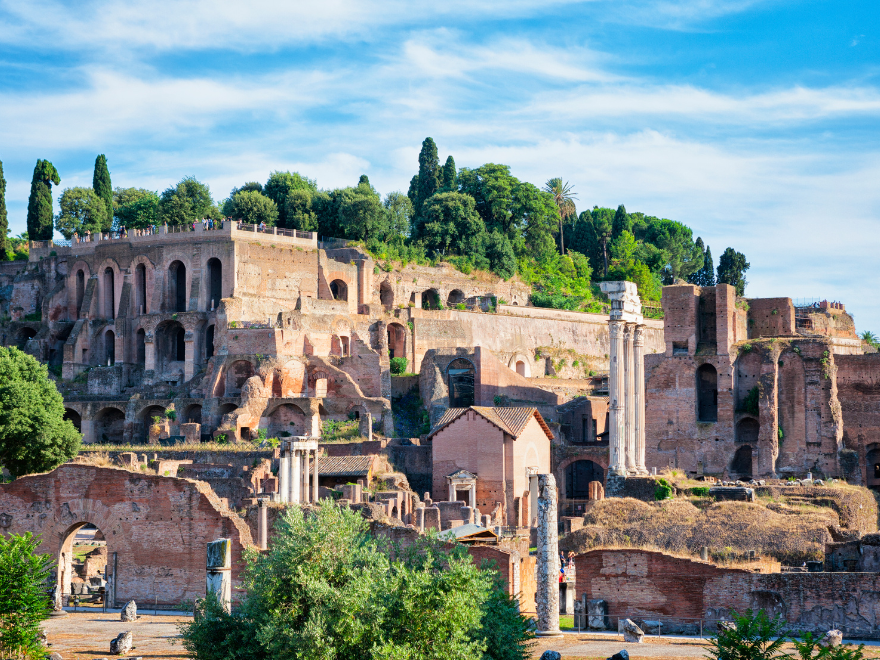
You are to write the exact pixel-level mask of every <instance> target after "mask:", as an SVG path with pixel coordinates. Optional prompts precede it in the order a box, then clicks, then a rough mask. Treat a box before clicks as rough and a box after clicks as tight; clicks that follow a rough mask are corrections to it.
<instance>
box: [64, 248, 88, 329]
mask: <svg viewBox="0 0 880 660" xmlns="http://www.w3.org/2000/svg"><path fill="white" fill-rule="evenodd" d="M80 271H82V273H83V283H82V296H83V298H85V290H86V288H87V287H88V286H89V279H91V277H92V268H91V266H89V264H88V262H86V261H84V260H83V259H77V260H76V262H75V263H74V264H73V266H72V267H71V269H70V271H69V272H68V274H67V317H68V318H69V319H70V320H72V321H75V320H77V319H79V318H82V317H83V316H85V315H86V313H88V310H80V309H79V304H80V303H81V302H82V301H80V300H79V299H78V298H79V296H78V292H77V288H76V276H77V273H79V272H80Z"/></svg>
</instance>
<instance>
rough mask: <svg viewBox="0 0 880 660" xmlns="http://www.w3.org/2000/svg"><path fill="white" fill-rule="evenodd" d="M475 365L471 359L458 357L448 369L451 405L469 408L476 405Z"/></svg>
mask: <svg viewBox="0 0 880 660" xmlns="http://www.w3.org/2000/svg"><path fill="white" fill-rule="evenodd" d="M474 373H475V370H474V365H473V364H471V362H470V360H465V359H464V358H458V359H456V360H453V361H452V362H450V363H449V367H448V368H447V369H446V382H447V387H448V388H449V407H450V408H467V407H468V406H472V405H474Z"/></svg>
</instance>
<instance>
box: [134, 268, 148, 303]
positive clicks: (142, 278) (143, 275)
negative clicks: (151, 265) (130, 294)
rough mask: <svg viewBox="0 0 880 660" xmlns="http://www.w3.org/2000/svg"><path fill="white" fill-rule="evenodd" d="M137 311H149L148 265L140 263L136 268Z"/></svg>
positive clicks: (135, 300)
mask: <svg viewBox="0 0 880 660" xmlns="http://www.w3.org/2000/svg"><path fill="white" fill-rule="evenodd" d="M134 289H135V297H134V302H135V313H136V314H146V313H147V267H146V266H144V265H143V264H138V265H137V268H135V269H134Z"/></svg>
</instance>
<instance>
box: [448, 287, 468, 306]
mask: <svg viewBox="0 0 880 660" xmlns="http://www.w3.org/2000/svg"><path fill="white" fill-rule="evenodd" d="M463 302H464V292H463V291H462V290H461V289H453V290H452V291H450V292H449V297H448V298H447V299H446V304H447V305H448V306H449V307H452V306H453V305H458V304H460V303H463Z"/></svg>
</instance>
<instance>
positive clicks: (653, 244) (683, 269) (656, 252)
mask: <svg viewBox="0 0 880 660" xmlns="http://www.w3.org/2000/svg"><path fill="white" fill-rule="evenodd" d="M629 217H630V218H631V219H632V220H633V221H634V222H633V229H632V231H633V233H634V235H635V237H636V239H638V240H639V241H641V243H642V245H643V247H642V249H641V252H640V254H639V259H640V260H641V261H642V262H643V263H645V264H648V265H649V266H650V267H651V270H653V271H654V272H656V273H657V274H658V275H659V276H660V277H661V279H662V280H663V282H664V283H666V284H672V283H673V282H675V281H676V280H678V279H685V278H687V277H688V276H690V275H691V273H693V272H694V271H696V270H699V269H700V268H702V267H703V262H704V257H703V253H702V251H701V250H700V248H699V246H698V245H697V244H696V243H694V239H693V233H692V232H691V230H690V227H687V226H685V225H683V224H682V223H680V222H675V221H673V220H667V219H665V218H655V217H653V216H644V215H643V214H641V213H633V214H632V215H630V216H629ZM636 221H638V222H636Z"/></svg>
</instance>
